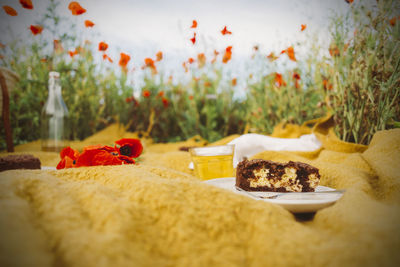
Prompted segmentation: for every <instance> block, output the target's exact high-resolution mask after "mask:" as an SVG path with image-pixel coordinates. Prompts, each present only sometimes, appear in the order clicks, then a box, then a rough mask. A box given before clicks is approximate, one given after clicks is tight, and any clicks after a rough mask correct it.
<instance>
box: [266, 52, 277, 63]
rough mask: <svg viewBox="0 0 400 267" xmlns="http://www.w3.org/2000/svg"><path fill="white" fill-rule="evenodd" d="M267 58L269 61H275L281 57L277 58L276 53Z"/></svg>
mask: <svg viewBox="0 0 400 267" xmlns="http://www.w3.org/2000/svg"><path fill="white" fill-rule="evenodd" d="M267 58H268V59H269V61H271V62H272V61H275V60H277V59H278V58H279V57H277V56H275V54H274V52H271V53H269V55H268V56H267Z"/></svg>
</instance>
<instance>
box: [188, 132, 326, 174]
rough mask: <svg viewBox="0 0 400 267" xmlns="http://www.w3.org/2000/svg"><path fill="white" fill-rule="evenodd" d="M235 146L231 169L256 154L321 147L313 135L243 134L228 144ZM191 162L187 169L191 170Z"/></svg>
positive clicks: (310, 149) (308, 149)
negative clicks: (276, 135) (283, 136)
mask: <svg viewBox="0 0 400 267" xmlns="http://www.w3.org/2000/svg"><path fill="white" fill-rule="evenodd" d="M228 144H229V145H232V144H233V145H235V154H234V156H233V167H234V168H236V165H237V164H238V163H239V162H240V161H242V160H243V159H244V158H245V157H247V158H250V157H252V156H254V155H255V154H257V153H260V152H263V151H266V150H269V151H314V150H317V149H319V148H320V147H321V142H320V141H319V140H318V138H317V137H316V136H315V135H314V134H306V135H302V136H300V138H277V137H270V136H266V135H262V134H244V135H242V136H239V137H238V138H236V139H233V140H232V141H230V142H229V143H228ZM193 167H194V166H193V162H191V163H190V164H189V168H190V169H193Z"/></svg>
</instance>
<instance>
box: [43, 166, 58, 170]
mask: <svg viewBox="0 0 400 267" xmlns="http://www.w3.org/2000/svg"><path fill="white" fill-rule="evenodd" d="M41 169H42V170H56V167H49V166H42V167H41Z"/></svg>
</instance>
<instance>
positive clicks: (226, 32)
mask: <svg viewBox="0 0 400 267" xmlns="http://www.w3.org/2000/svg"><path fill="white" fill-rule="evenodd" d="M221 33H222V35H225V34H232V32H230V31H228V30H227V29H226V26H225V27H224V28H223V29H222V31H221Z"/></svg>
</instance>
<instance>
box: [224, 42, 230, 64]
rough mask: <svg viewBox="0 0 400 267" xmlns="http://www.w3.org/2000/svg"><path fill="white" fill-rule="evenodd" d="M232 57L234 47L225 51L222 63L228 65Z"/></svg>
mask: <svg viewBox="0 0 400 267" xmlns="http://www.w3.org/2000/svg"><path fill="white" fill-rule="evenodd" d="M231 57H232V46H228V47H227V48H226V49H225V54H224V57H223V58H222V62H223V63H225V64H226V63H227V62H228V61H229V60H231Z"/></svg>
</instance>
